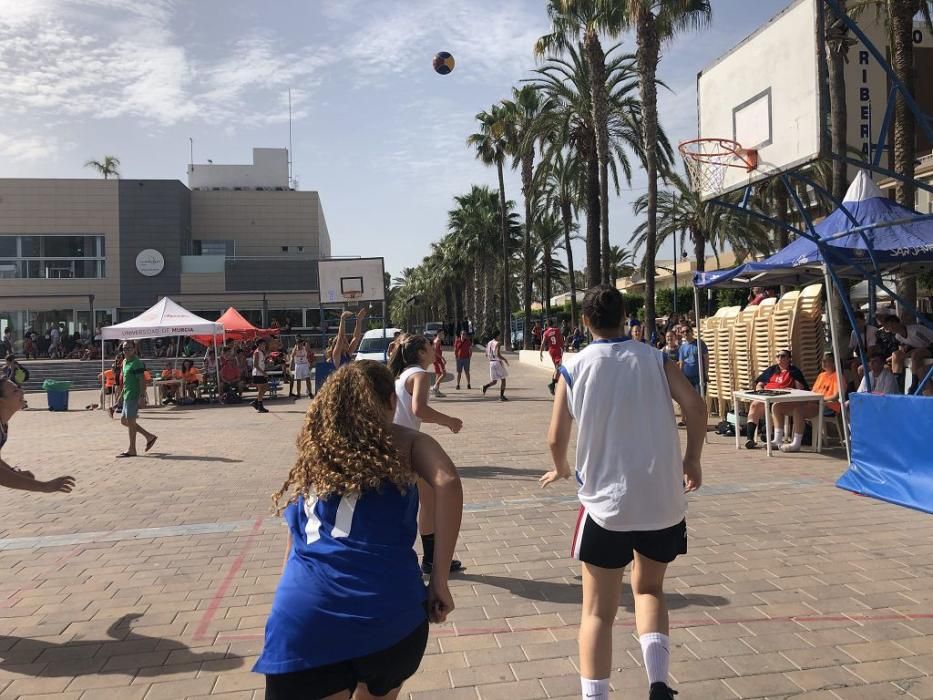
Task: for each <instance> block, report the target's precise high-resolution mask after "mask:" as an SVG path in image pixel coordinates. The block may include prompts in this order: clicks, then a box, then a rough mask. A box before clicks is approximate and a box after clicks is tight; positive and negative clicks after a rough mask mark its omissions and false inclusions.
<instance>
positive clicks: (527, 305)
mask: <svg viewBox="0 0 933 700" xmlns="http://www.w3.org/2000/svg"><path fill="white" fill-rule="evenodd" d="M534 161H535V153H534V150H533V149H529V150H528V152H526V153H524V154H523V155H522V196H523V197H524V199H525V226H524V228H525V237H524V241H523V242H524V247H525V261H524V262H525V288H524V295H523V299H522V302H523V303H522V311H523V313H524V317H525V325H524V328H525V329H526V330H527V329H529V328H531V285H532V280H533V277H534V271H533V266H532V262H533V260H532V256H531V231H532V225H533V224H532V219H533V217H532V213H531V199H532V192H531V188H532V178H533V176H534ZM522 335H523V338H522V347H523V348H525V350H530V349H531V333H523V334H522Z"/></svg>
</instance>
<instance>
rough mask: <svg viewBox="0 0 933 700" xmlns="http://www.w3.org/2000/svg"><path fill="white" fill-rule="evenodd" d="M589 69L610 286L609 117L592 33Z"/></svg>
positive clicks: (604, 278)
mask: <svg viewBox="0 0 933 700" xmlns="http://www.w3.org/2000/svg"><path fill="white" fill-rule="evenodd" d="M584 47H585V49H586V59H587V63H588V64H589V67H590V93H591V99H590V104H591V112H592V119H593V130H594V131H595V133H596V157H597V161H598V163H599V228H600V248H601V257H602V266H601V270H600V272H601V273H602V274H601V275H600V282H603V283H607V282H609V121H608V120H609V116H608V113H607V112H608V110H607V105H606V102H607V97H606V55H605V53H603V47H602V45H600V43H599V35H598V34H597V33H596V32H595V31H590V32H587V34H586V37H585V38H584Z"/></svg>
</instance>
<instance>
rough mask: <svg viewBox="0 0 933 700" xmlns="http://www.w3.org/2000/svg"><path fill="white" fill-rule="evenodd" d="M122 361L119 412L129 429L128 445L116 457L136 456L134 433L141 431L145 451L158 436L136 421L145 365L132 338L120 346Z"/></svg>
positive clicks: (142, 390) (143, 384) (143, 385)
mask: <svg viewBox="0 0 933 700" xmlns="http://www.w3.org/2000/svg"><path fill="white" fill-rule="evenodd" d="M121 349H122V351H123V356H124V357H125V358H126V359H125V360H124V361H123V368H122V376H123V410H122V412H121V418H120V423H121V424H122V425H124V426H125V427H126V428H127V430H128V431H129V436H130V446H129V447H128V448H127V449H126V450H125V451H124V452H121V453H120V454H118V455H117V457H135V456H136V434H137V433H141V434H142V436H143V437H144V438H146V452H148V451H149V450H151V449H152V446H153V445H155V442H156V440H158V438H157V437H156V436H155V435H153V434H152V433H150V432H148V431H147V430H145V429H143V427H142V426H141V425H139V424H138V423H137V422H136V419H137V417H138V416H139V397H140V395H141V394H142V393H143V392H144V391H145V390H146V386H145V381H146V380H145V374H146V367H145V365H143V363H142V360H140V359H139V356H138V354H137V351H136V343H135V342H133V341H132V340H126V341H124V342H123V346H122V348H121Z"/></svg>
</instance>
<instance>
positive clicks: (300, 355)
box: [294, 348, 308, 365]
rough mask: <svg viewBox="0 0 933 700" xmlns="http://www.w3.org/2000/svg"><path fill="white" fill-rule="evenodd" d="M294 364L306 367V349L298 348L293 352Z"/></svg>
mask: <svg viewBox="0 0 933 700" xmlns="http://www.w3.org/2000/svg"><path fill="white" fill-rule="evenodd" d="M294 359H295V364H296V365H306V364H308V350H307V349H306V348H298V349H296V350H295V355H294Z"/></svg>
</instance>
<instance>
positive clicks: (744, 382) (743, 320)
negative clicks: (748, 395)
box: [732, 306, 758, 390]
mask: <svg viewBox="0 0 933 700" xmlns="http://www.w3.org/2000/svg"><path fill="white" fill-rule="evenodd" d="M757 315H758V306H746V307H745V310H744V311H742V312H741V313H740V314H739V315H738V316H737V317H736V319H735V325H734V326H733V327H732V356H733V358H734V360H733V366H734V367H735V380H734V382H733V384H734V386H735V388H736V390H742V389H750V388H751V387H752V386H753V385H754V383H755V377H756V376H757V375H755V374H754V362H753V359H752V358H753V354H754V344H753V342H752V333H753V330H752V329H753V327H754V323H755V317H756V316H757Z"/></svg>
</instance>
